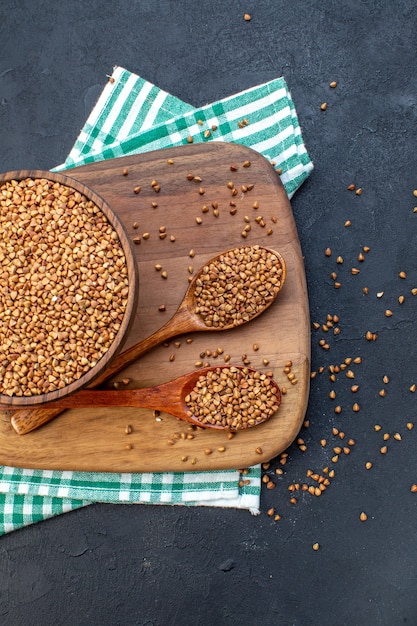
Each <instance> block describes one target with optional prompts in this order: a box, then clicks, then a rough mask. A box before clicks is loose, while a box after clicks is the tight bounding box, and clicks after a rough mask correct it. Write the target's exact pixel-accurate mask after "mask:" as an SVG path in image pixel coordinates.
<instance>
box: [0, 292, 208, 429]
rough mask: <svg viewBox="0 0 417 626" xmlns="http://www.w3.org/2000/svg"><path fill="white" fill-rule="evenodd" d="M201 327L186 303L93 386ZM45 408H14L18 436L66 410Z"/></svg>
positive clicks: (118, 360)
mask: <svg viewBox="0 0 417 626" xmlns="http://www.w3.org/2000/svg"><path fill="white" fill-rule="evenodd" d="M198 328H199V326H198V324H196V322H195V321H194V319H193V318H192V317H191V315H190V313H189V310H188V309H187V307H186V305H185V304H184V303H182V304H181V305H180V306H179V308H178V309H177V311H176V313H175V314H174V315H173V316H172V317H171V319H169V320H168V321H167V323H166V324H164V326H162V327H161V328H160V329H159V330H157V331H155V332H154V333H153V334H152V335H149V337H146V338H145V339H143V340H142V341H139V342H138V343H135V344H134V345H133V346H131V347H130V348H128V350H126V351H124V352H122V353H121V354H119V356H117V357H116V358H115V359H114V361H113V362H112V363H110V364H109V366H108V367H107V369H106V370H105V371H104V372H103V373H102V374H100V376H99V377H98V378H96V379H95V380H94V381H93V382H92V384H91V385H90V388H95V387H98V386H99V385H101V384H102V383H104V382H105V381H106V380H108V379H109V378H111V377H112V376H114V375H115V374H117V373H118V372H120V371H122V370H123V369H124V368H125V367H127V366H128V365H131V364H132V363H134V362H135V361H136V359H138V358H139V357H140V356H142V355H143V354H145V353H146V352H148V351H149V350H151V349H152V348H154V347H155V346H157V345H159V344H160V343H163V342H164V341H166V340H168V339H171V338H172V337H176V336H177V335H180V334H182V333H185V332H191V331H193V330H197V329H198ZM44 407H45V408H41V407H37V408H29V409H18V410H16V411H14V412H13V415H12V417H11V420H10V421H11V425H12V427H13V428H14V430H15V431H16V433H17V434H18V435H26V434H27V433H30V432H31V431H32V430H35V429H36V428H39V427H40V426H43V425H44V424H47V423H48V422H50V421H51V420H53V419H54V418H55V417H57V416H58V415H60V413H62V411H63V410H64V409H62V408H55V409H54V408H47V407H48V405H44ZM0 409H1V406H0Z"/></svg>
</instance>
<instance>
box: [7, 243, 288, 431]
mask: <svg viewBox="0 0 417 626" xmlns="http://www.w3.org/2000/svg"><path fill="white" fill-rule="evenodd" d="M248 247H249V246H248ZM256 248H257V249H260V250H266V251H267V252H269V253H271V254H274V255H275V256H276V257H277V259H278V260H279V263H280V264H281V267H282V275H281V280H280V287H279V289H278V288H277V289H276V290H275V293H274V297H273V298H271V299H270V300H268V301H266V302H265V303H264V306H263V307H262V308H261V309H259V310H258V311H257V312H256V314H253V315H252V316H251V317H250V318H249V319H247V320H242V322H241V323H242V324H243V323H246V322H248V321H251V320H252V319H255V317H258V316H259V315H261V313H263V312H264V311H266V309H268V308H269V307H270V306H271V304H272V303H273V302H274V301H275V298H276V296H277V295H278V293H279V292H280V290H281V289H282V286H283V284H284V282H285V278H286V265H285V261H284V259H283V258H282V256H281V255H280V254H279V253H278V252H276V251H275V250H271V249H270V248H266V247H262V246H256ZM224 254H227V252H222V253H221V254H219V255H217V256H216V257H213V258H212V259H210V260H209V261H208V262H207V263H206V264H205V265H204V266H203V267H201V268H200V269H199V271H198V272H197V273H196V274H195V275H194V277H193V279H192V281H191V282H190V284H189V286H188V289H187V291H186V293H185V296H184V298H183V300H182V302H181V304H180V305H179V307H178V309H177V311H176V312H175V313H174V315H173V316H172V317H171V319H170V320H168V321H167V322H166V324H164V326H162V328H160V329H159V330H157V331H155V332H154V333H153V334H152V335H150V336H149V337H146V338H145V339H143V340H142V341H139V342H138V343H136V344H134V345H133V346H131V347H130V348H129V349H128V350H125V351H124V352H122V353H121V354H120V355H119V356H117V357H116V358H115V359H114V361H112V362H111V363H110V364H109V366H108V367H107V368H106V370H105V371H104V372H103V373H102V374H100V375H99V376H98V377H97V378H96V379H94V381H92V383H91V384H90V385H89V388H96V387H98V386H99V385H101V384H102V383H104V382H105V381H106V380H108V379H109V378H111V377H112V376H114V375H115V374H117V373H119V372H120V371H121V370H123V369H124V368H125V367H127V366H128V365H131V364H132V363H133V362H134V361H136V359H138V358H139V357H140V356H142V355H143V354H145V353H146V352H148V351H149V350H151V349H152V348H154V347H155V346H157V345H159V344H161V343H163V342H164V341H167V340H168V339H172V338H173V337H176V336H178V335H182V334H184V333H190V332H196V331H215V330H229V329H231V328H238V327H239V325H241V324H239V325H236V324H235V323H229V324H224V325H222V326H220V327H216V326H207V325H206V324H205V322H204V320H203V318H202V317H201V316H200V315H199V314H198V313H196V312H195V308H196V298H195V289H196V286H197V284H198V281H199V280H201V276H202V275H203V274H204V271H205V270H204V268H205V267H206V265H208V264H210V263H213V262H215V261H216V260H218V259H219V258H220V257H221V256H223V255H224ZM254 271H255V269H254ZM53 404H54V405H55V403H53ZM43 406H44V407H45V408H39V407H37V408H33V409H31V408H28V409H22V408H20V409H17V410H16V411H14V415H13V416H12V418H11V424H12V426H13V428H14V430H15V431H16V433H17V434H19V435H25V434H26V433H29V432H31V431H32V430H35V429H36V428H39V427H40V426H42V425H43V424H47V423H48V422H49V421H51V420H52V419H54V417H56V416H57V415H59V414H60V413H61V412H62V409H61V408H60V409H58V408H49V407H50V406H51V407H52V403H48V404H47V405H43ZM0 408H1V407H0ZM8 408H10V407H8Z"/></svg>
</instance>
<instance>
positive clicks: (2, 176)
mask: <svg viewBox="0 0 417 626" xmlns="http://www.w3.org/2000/svg"><path fill="white" fill-rule="evenodd" d="M26 178H32V179H45V180H50V181H53V182H59V183H62V184H63V185H66V186H68V187H71V188H72V189H75V191H78V192H79V193H81V194H83V195H84V196H85V197H86V198H87V199H88V200H91V201H92V202H94V203H95V204H96V205H97V206H98V208H99V209H100V211H101V212H102V213H103V214H104V215H105V217H106V218H107V220H108V221H109V223H110V224H111V226H112V227H113V228H114V230H115V231H116V233H117V235H118V237H119V240H120V244H121V246H122V249H123V252H124V255H125V258H126V265H127V269H128V283H129V295H128V300H127V305H126V309H125V312H124V315H123V320H122V323H121V326H120V328H119V330H118V331H117V334H116V337H115V338H114V340H113V342H112V343H111V345H110V347H109V349H108V350H107V352H106V353H105V354H104V355H103V356H102V357H101V358H100V359H99V361H98V362H97V364H96V365H95V366H94V367H92V368H91V369H90V370H88V371H87V372H85V374H83V375H82V376H81V377H80V378H79V379H78V380H76V381H74V382H72V383H70V384H69V385H66V386H65V387H63V388H62V389H56V390H54V391H49V392H47V393H44V394H39V395H33V396H8V395H6V394H3V393H0V405H9V406H13V407H16V408H17V407H26V408H30V407H34V408H36V406H38V405H40V404H46V403H48V402H52V401H54V400H57V399H58V398H62V397H63V396H68V395H70V394H72V393H75V392H76V391H79V390H80V389H83V388H84V387H86V386H88V385H90V384H91V383H93V382H94V379H95V378H97V377H98V376H100V374H102V373H103V372H104V371H105V369H106V367H107V366H108V365H109V363H110V362H111V361H112V360H113V359H114V358H115V357H116V356H117V355H118V354H119V353H120V350H121V349H122V347H123V345H124V343H125V341H126V339H127V336H128V334H129V330H130V328H131V326H132V324H133V321H134V317H135V313H136V310H137V303H138V297H139V271H138V264H137V262H136V256H135V252H134V248H133V242H132V241H131V238H130V237H129V235H128V233H127V230H126V227H125V226H124V224H123V223H122V221H121V220H120V218H119V216H118V215H117V213H116V212H115V211H114V210H113V209H112V208H111V206H110V204H109V203H108V202H107V200H105V199H104V198H103V197H102V196H100V195H99V194H98V193H97V192H96V191H94V189H92V188H91V187H89V186H88V185H85V184H84V183H81V182H80V181H78V180H76V179H74V178H72V177H71V176H68V175H67V174H62V173H61V172H49V171H46V170H39V169H30V170H15V171H9V172H4V173H0V185H3V184H4V183H7V182H9V181H11V180H17V181H20V180H24V179H26Z"/></svg>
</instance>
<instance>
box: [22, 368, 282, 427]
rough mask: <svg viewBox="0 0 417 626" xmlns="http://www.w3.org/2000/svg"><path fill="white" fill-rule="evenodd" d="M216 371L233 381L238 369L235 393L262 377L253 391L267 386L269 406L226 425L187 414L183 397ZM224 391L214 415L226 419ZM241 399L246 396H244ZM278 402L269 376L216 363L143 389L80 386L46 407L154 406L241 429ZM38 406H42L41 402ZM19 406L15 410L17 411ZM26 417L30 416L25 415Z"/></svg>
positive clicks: (264, 417) (199, 421) (188, 418)
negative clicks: (250, 418) (222, 402)
mask: <svg viewBox="0 0 417 626" xmlns="http://www.w3.org/2000/svg"><path fill="white" fill-rule="evenodd" d="M216 370H217V373H219V371H220V370H225V371H228V373H227V376H228V377H229V380H230V381H233V376H236V374H232V373H231V372H235V373H236V372H237V371H238V370H239V372H238V374H237V375H238V378H236V379H235V382H234V385H235V387H236V389H237V390H239V392H238V395H239V394H241V393H242V394H244V388H242V389H241V388H240V386H241V384H242V382H243V381H244V382H246V381H247V380H248V377H249V380H253V375H254V374H255V376H257V377H258V378H257V380H259V376H263V377H264V379H265V381H266V387H265V386H264V387H262V389H261V388H260V386H259V389H258V391H257V392H255V394H256V393H257V394H258V395H260V394H261V393H266V391H265V389H266V388H267V389H268V393H270V398H271V400H272V401H273V407H272V408H267V409H265V411H264V413H263V414H262V416H261V417H259V418H258V420H257V421H256V422H255V423H253V422H252V423H250V422H244V421H242V420H241V419H240V417H238V418H237V419H236V424H235V425H233V424H232V425H227V424H226V422H224V423H218V422H216V423H210V422H206V421H203V419H202V418H201V419H199V418H198V417H196V416H195V415H193V414H192V413H191V410H190V407H189V406H188V405H187V401H186V400H187V397H189V394H191V392H192V391H193V389H194V387H195V385H196V383H197V381H198V380H199V379H200V377H204V385H205V384H206V380H207V378H206V376H207V374H209V375H210V372H216ZM257 384H258V383H257V382H254V383H253V384H252V385H250V387H248V389H250V390H251V391H253V390H254V389H255V387H256V385H257ZM226 391H227V392H228V394H229V395H228V400H227V403H226V404H225V405H224V406H223V407H220V408H219V411H218V416H219V418H220V417H224V419H226V417H227V414H226V410H227V408H228V407H229V406H230V404H231V397H230V394H231V393H232V391H231V390H230V388H227V389H226ZM206 393H207V391H206V390H205V391H201V392H199V394H198V396H200V395H201V402H200V397H198V399H197V402H198V406H199V407H200V406H201V405H202V403H203V401H204V396H205V394H206ZM245 401H247V398H246V397H245ZM280 403H281V391H280V389H279V387H278V385H277V383H276V382H275V381H274V380H273V379H272V378H271V377H269V376H266V375H264V374H262V373H261V372H257V371H256V370H254V369H250V368H248V367H242V366H231V365H220V366H213V367H206V368H202V369H198V370H195V371H194V372H190V373H188V374H184V375H183V376H180V377H178V378H175V379H174V380H171V381H169V382H167V383H162V384H161V385H156V386H155V387H146V388H143V389H129V390H128V389H123V390H120V391H119V390H118V391H115V390H102V389H98V390H91V389H84V390H81V391H78V392H76V393H73V394H71V395H69V396H65V397H63V398H61V399H59V400H56V401H53V402H48V410H49V407H50V406H51V407H52V409H51V410H58V411H61V410H63V409H75V408H82V407H89V408H92V409H94V408H97V407H99V406H104V407H108V406H126V407H140V408H146V409H154V410H157V411H162V412H164V413H169V414H170V415H173V416H174V417H178V418H180V419H182V420H185V421H186V422H191V423H192V424H194V425H195V426H200V427H203V428H215V429H220V430H225V429H227V430H241V429H243V428H252V427H254V426H258V424H262V423H263V422H265V421H266V420H267V419H269V418H270V417H271V416H272V415H273V413H275V412H276V411H277V410H278V408H279V405H280ZM13 406H14V405H11V406H10V409H12V410H13ZM41 406H42V405H41ZM18 410H19V409H16V411H18ZM210 417H212V416H210ZM28 420H30V417H29V418H28Z"/></svg>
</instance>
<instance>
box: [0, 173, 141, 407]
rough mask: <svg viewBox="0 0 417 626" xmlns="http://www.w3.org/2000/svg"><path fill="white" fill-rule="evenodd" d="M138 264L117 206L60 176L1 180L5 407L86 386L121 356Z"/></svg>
mask: <svg viewBox="0 0 417 626" xmlns="http://www.w3.org/2000/svg"><path fill="white" fill-rule="evenodd" d="M137 297H138V272H137V264H136V260H135V257H134V253H133V250H132V246H131V242H130V239H129V237H128V235H127V234H126V232H125V229H124V226H123V225H122V223H121V221H120V220H119V218H118V217H117V215H116V214H115V213H114V211H113V210H112V209H111V207H110V206H109V205H108V204H107V203H106V202H105V201H104V200H103V199H102V198H100V197H99V196H98V195H97V194H96V193H95V192H94V191H93V190H91V189H89V188H87V187H86V186H85V185H83V184H81V183H79V182H77V181H76V180H74V179H72V178H70V177H68V176H66V175H63V174H58V173H52V172H44V171H40V170H27V171H18V172H8V173H7V174H0V404H8V405H11V404H13V405H16V406H30V405H38V404H42V403H44V402H48V401H50V400H55V399H57V398H59V397H62V396H63V395H68V394H70V393H72V392H74V391H77V390H78V389H80V388H82V387H85V386H87V385H88V384H89V383H91V382H92V381H93V380H94V378H96V377H97V376H98V375H99V374H100V373H102V372H103V371H104V369H105V368H106V366H107V364H108V363H109V361H111V360H112V359H113V358H114V357H115V356H116V354H117V353H118V352H119V350H120V349H121V347H122V345H123V343H124V340H125V339H126V336H127V333H128V331H129V328H130V324H131V322H132V319H133V316H134V314H135V311H136V304H137Z"/></svg>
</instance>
